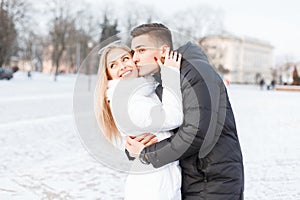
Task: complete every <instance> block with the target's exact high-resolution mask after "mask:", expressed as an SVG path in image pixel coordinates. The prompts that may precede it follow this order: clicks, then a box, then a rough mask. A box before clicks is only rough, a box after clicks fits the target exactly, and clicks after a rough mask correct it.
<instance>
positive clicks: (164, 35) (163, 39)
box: [131, 23, 173, 49]
mask: <svg viewBox="0 0 300 200" xmlns="http://www.w3.org/2000/svg"><path fill="white" fill-rule="evenodd" d="M140 35H148V36H150V37H151V38H152V39H153V40H154V41H155V42H156V43H157V45H164V44H167V45H169V46H170V48H171V49H173V42H172V34H171V31H170V30H169V29H168V28H167V27H166V26H165V25H163V24H160V23H149V24H142V25H140V26H138V27H135V28H134V29H133V30H132V31H131V36H132V37H137V36H140Z"/></svg>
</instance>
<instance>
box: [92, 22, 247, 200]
mask: <svg viewBox="0 0 300 200" xmlns="http://www.w3.org/2000/svg"><path fill="white" fill-rule="evenodd" d="M131 36H132V40H131V48H129V47H128V46H125V45H122V44H116V43H114V44H110V45H108V46H106V47H105V48H104V50H103V51H102V54H101V58H100V65H101V66H100V67H99V73H98V74H99V80H100V81H99V85H98V91H97V93H98V94H99V95H98V96H99V98H98V99H97V104H98V105H99V106H98V107H97V109H98V111H99V112H98V113H99V114H98V116H97V117H98V121H99V123H100V126H101V128H102V130H103V133H104V135H105V136H106V138H107V139H108V140H110V141H111V142H112V143H114V144H115V145H117V146H119V148H122V149H123V150H124V153H126V155H127V157H128V159H129V160H133V162H139V163H140V165H142V166H145V167H146V166H147V167H148V169H149V166H150V167H152V168H153V170H152V171H150V172H147V173H143V174H129V176H128V177H127V180H126V186H125V199H128V200H134V199H151V200H168V199H170V200H173V199H174V200H179V199H186V200H192V199H212V200H218V199H220V200H226V199H228V200H234V199H243V190H244V170H243V160H242V153H241V148H240V144H239V140H238V136H237V130H236V125H235V119H234V115H233V112H232V108H231V105H230V102H229V98H228V95H227V91H226V88H225V86H224V84H223V81H222V79H221V78H220V76H219V75H218V74H217V73H216V72H215V71H214V69H213V68H212V67H211V65H210V64H209V62H208V60H207V57H206V55H205V54H204V53H203V51H202V50H201V48H200V47H199V46H198V45H196V44H193V43H191V42H188V43H187V44H185V45H183V46H181V47H180V48H178V49H176V50H174V49H173V42H172V35H171V31H170V30H169V29H168V28H167V27H166V26H164V25H163V24H158V23H149V24H143V25H140V26H138V27H136V28H134V29H133V30H132V31H131ZM119 85H122V86H123V87H122V89H120V87H118V86H119ZM124 102H125V103H124ZM124 105H126V106H124ZM115 141H121V142H119V143H118V142H115Z"/></svg>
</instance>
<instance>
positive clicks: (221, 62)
mask: <svg viewBox="0 0 300 200" xmlns="http://www.w3.org/2000/svg"><path fill="white" fill-rule="evenodd" d="M199 44H200V45H201V46H202V47H203V48H204V50H205V51H206V53H207V55H208V57H209V59H210V61H211V62H212V64H213V65H214V66H215V67H216V69H218V71H219V72H220V73H221V74H222V75H223V77H224V79H227V80H229V81H230V82H235V83H255V82H256V83H257V82H258V81H259V79H261V78H262V77H263V78H264V79H265V80H266V79H267V80H271V79H272V75H271V68H272V67H273V49H274V48H273V46H272V45H270V44H269V43H267V42H265V41H260V40H257V39H253V38H248V37H243V38H242V37H236V36H233V35H229V34H226V35H218V36H208V37H205V38H201V39H200V40H199Z"/></svg>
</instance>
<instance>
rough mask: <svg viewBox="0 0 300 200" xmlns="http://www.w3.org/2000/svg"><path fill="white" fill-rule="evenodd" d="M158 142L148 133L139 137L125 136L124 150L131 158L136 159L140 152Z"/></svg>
mask: <svg viewBox="0 0 300 200" xmlns="http://www.w3.org/2000/svg"><path fill="white" fill-rule="evenodd" d="M157 141H158V139H157V137H156V136H155V135H153V134H150V133H144V134H142V135H140V136H137V137H135V136H127V137H126V145H125V147H126V149H127V151H128V152H129V153H130V156H131V157H138V155H139V154H140V153H141V151H142V150H143V149H144V148H145V147H147V146H150V145H152V144H154V143H156V142H157Z"/></svg>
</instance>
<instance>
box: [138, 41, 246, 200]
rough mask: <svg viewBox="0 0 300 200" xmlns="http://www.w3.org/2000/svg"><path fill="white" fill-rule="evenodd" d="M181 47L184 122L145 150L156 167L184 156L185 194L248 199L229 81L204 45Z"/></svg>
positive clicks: (183, 177) (144, 152)
mask: <svg viewBox="0 0 300 200" xmlns="http://www.w3.org/2000/svg"><path fill="white" fill-rule="evenodd" d="M178 51H179V52H180V53H182V54H183V60H182V63H181V75H182V76H181V86H182V95H183V110H184V122H183V124H182V125H181V126H180V127H179V128H178V129H177V130H174V133H175V134H174V135H173V136H172V137H171V138H168V139H165V140H163V141H161V142H159V143H156V144H154V145H152V146H150V147H147V148H145V149H144V150H143V151H142V154H146V155H147V157H148V159H149V161H150V162H151V164H152V165H153V166H154V167H161V166H163V165H165V164H167V163H170V162H173V161H175V160H180V165H181V167H182V197H183V199H186V200H189V199H197V200H198V199H206V200H209V199H212V200H218V199H220V200H226V199H228V200H234V199H243V189H244V170H243V159H242V153H241V148H240V144H239V140H238V136H237V130H236V125H235V119H234V115H233V112H232V108H231V105H230V102H229V99H228V95H227V91H226V88H225V86H224V84H223V81H222V79H221V78H220V77H219V75H218V74H217V73H216V72H215V71H214V69H213V68H212V67H211V66H210V65H209V64H208V62H207V58H206V56H205V54H204V53H203V51H202V50H201V49H200V48H199V47H198V45H195V44H192V43H187V44H186V45H184V46H182V47H181V48H179V49H178Z"/></svg>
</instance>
